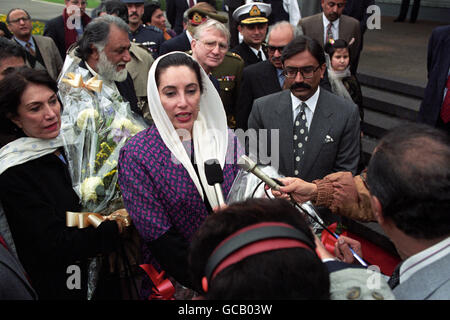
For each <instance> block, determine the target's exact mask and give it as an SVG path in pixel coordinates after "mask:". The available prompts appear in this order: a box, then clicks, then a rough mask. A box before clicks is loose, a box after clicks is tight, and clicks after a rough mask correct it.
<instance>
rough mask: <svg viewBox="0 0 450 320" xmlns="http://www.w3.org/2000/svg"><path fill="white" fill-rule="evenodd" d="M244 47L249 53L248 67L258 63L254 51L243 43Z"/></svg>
mask: <svg viewBox="0 0 450 320" xmlns="http://www.w3.org/2000/svg"><path fill="white" fill-rule="evenodd" d="M242 47H243V48H244V49H245V51H246V52H247V57H248V58H247V65H250V64H254V63H257V62H258V57H257V56H256V55H255V54H254V53H253V51H252V49H250V46H249V45H248V44H246V43H245V42H244V41H242Z"/></svg>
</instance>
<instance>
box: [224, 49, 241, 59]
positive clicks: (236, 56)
mask: <svg viewBox="0 0 450 320" xmlns="http://www.w3.org/2000/svg"><path fill="white" fill-rule="evenodd" d="M226 55H227V56H229V57H233V58H236V59H238V60H242V61H244V59H242V57H241V56H240V55H238V54H237V53H235V52H231V51H227V53H226Z"/></svg>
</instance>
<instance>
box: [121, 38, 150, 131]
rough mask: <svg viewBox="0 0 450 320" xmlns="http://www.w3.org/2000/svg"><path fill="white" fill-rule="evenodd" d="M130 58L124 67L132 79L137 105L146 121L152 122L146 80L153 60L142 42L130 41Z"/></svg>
mask: <svg viewBox="0 0 450 320" xmlns="http://www.w3.org/2000/svg"><path fill="white" fill-rule="evenodd" d="M130 55H131V60H130V61H129V62H128V63H127V64H126V69H127V70H128V73H129V74H130V76H131V79H133V84H134V89H135V91H136V96H137V98H138V107H139V109H141V110H142V115H143V117H144V119H145V120H146V121H147V122H148V123H153V120H152V117H151V115H150V110H149V107H148V100H147V81H148V72H149V70H150V67H151V65H152V63H153V61H155V60H154V59H153V57H152V55H151V54H150V52H149V51H148V50H147V48H146V47H145V46H143V45H142V44H138V43H134V42H131V47H130Z"/></svg>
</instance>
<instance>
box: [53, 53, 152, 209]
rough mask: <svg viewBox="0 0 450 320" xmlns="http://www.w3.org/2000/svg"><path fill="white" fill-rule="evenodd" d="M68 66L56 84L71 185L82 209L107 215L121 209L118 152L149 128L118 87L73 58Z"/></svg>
mask: <svg viewBox="0 0 450 320" xmlns="http://www.w3.org/2000/svg"><path fill="white" fill-rule="evenodd" d="M65 67H66V68H65V71H66V72H65V73H64V74H63V76H62V77H61V78H60V80H59V84H58V86H59V90H60V91H59V95H60V98H61V100H62V103H63V106H64V110H63V112H62V114H61V122H62V134H63V136H64V138H65V141H66V144H65V152H66V156H67V158H68V161H69V168H70V172H71V175H72V176H71V178H72V183H73V187H74V190H75V192H76V193H77V194H78V196H79V197H80V199H81V203H82V207H83V210H84V211H88V212H96V213H101V214H109V213H111V212H112V211H114V210H117V209H120V208H122V207H123V205H122V203H121V197H120V190H119V188H118V184H117V176H118V174H117V160H118V158H119V151H120V149H121V148H122V146H124V145H125V143H126V141H127V140H128V139H129V138H130V137H131V136H133V135H135V134H136V133H138V132H139V131H141V130H144V129H145V128H146V127H147V125H146V123H145V122H144V121H143V120H142V119H141V118H140V117H139V116H137V115H135V114H134V113H133V112H132V111H131V109H130V106H129V103H128V102H124V101H123V99H122V96H121V95H120V94H119V92H118V91H117V89H116V88H111V87H108V86H107V85H105V83H103V82H102V81H100V80H97V79H96V78H92V77H90V74H89V72H88V70H86V69H84V68H81V67H79V66H78V64H77V63H76V62H75V60H74V61H73V62H72V63H71V64H70V65H69V66H67V65H65Z"/></svg>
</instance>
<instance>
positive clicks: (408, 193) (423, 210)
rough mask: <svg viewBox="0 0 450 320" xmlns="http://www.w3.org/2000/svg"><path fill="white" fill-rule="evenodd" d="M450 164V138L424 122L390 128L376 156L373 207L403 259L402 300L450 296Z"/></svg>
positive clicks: (398, 280) (394, 282)
mask: <svg viewBox="0 0 450 320" xmlns="http://www.w3.org/2000/svg"><path fill="white" fill-rule="evenodd" d="M449 163H450V138H449V136H448V135H446V133H445V132H443V131H441V130H438V129H436V128H433V127H431V126H428V125H424V124H410V125H406V126H401V127H398V128H396V129H394V130H392V131H390V132H389V133H387V134H386V135H385V136H384V137H383V138H382V139H381V140H380V143H379V144H378V146H377V147H376V148H375V151H374V153H373V155H372V158H371V160H370V163H369V166H368V171H367V187H368V189H369V190H370V193H371V203H372V210H373V212H374V215H375V216H376V218H377V220H378V223H379V225H380V226H381V227H382V228H383V230H384V231H385V233H386V235H387V236H388V237H389V238H390V239H391V241H392V242H393V243H394V245H395V246H396V248H397V252H398V253H399V255H400V257H401V258H402V259H403V262H402V263H401V264H400V266H399V267H397V269H396V271H394V273H393V275H392V276H391V279H390V281H389V284H390V286H391V288H393V292H394V295H395V297H396V298H397V299H407V300H426V299H445V300H448V299H450V268H449V266H450V219H449V213H450V192H449V190H450V166H449Z"/></svg>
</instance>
